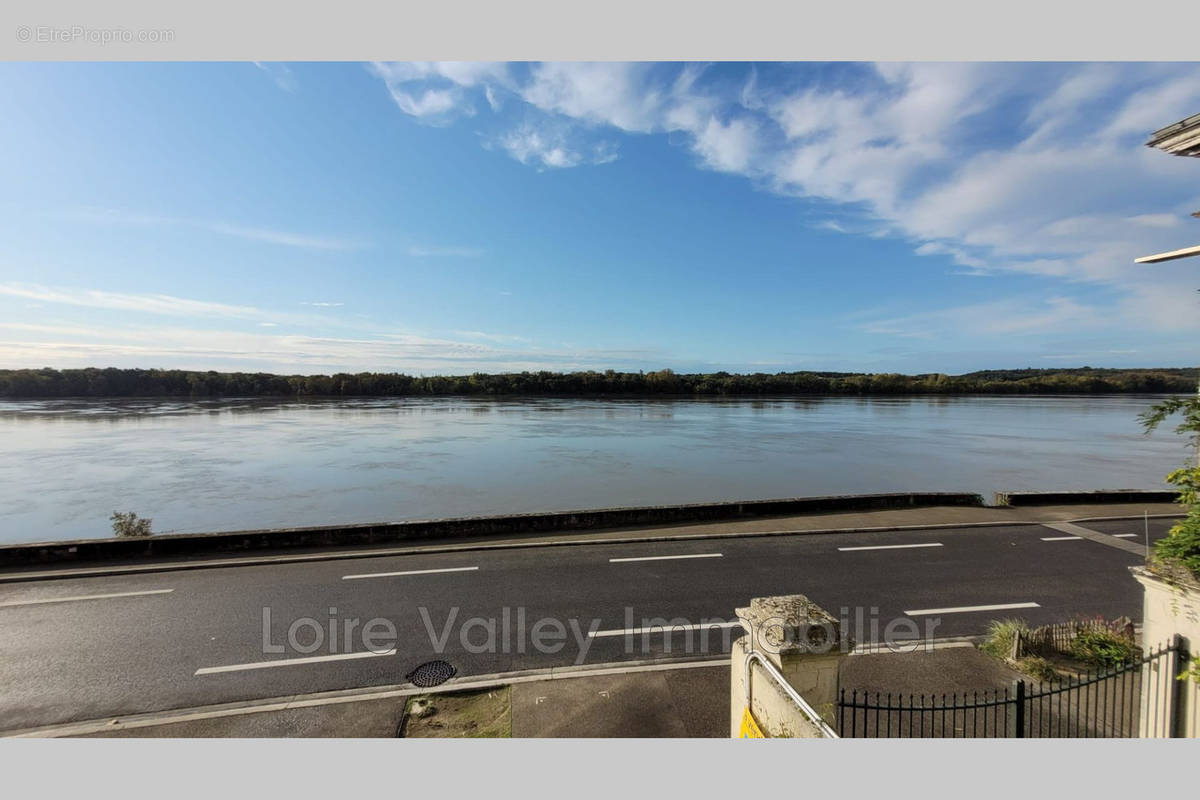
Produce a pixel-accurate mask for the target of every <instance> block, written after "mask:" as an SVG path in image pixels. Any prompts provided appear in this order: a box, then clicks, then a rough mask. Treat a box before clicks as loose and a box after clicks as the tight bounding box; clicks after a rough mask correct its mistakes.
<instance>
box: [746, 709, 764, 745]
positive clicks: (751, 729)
mask: <svg viewBox="0 0 1200 800" xmlns="http://www.w3.org/2000/svg"><path fill="white" fill-rule="evenodd" d="M741 738H742V739H765V738H767V736H766V734H765V733H763V732H762V728H760V727H758V722H757V721H755V719H754V715H753V714H751V713H750V709H748V708H747V709H745V710H744V711H742V730H741Z"/></svg>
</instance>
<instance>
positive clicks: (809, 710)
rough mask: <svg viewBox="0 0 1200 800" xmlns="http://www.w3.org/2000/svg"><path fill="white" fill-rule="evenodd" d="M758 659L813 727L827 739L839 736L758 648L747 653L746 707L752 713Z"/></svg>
mask: <svg viewBox="0 0 1200 800" xmlns="http://www.w3.org/2000/svg"><path fill="white" fill-rule="evenodd" d="M756 661H757V662H758V664H759V666H761V667H762V668H763V670H764V671H765V672H766V673H767V674H768V675H770V676H771V679H772V680H774V681H775V683H776V684H777V685H778V686H779V688H780V689H781V690H782V691H783V693H784V694H785V695H787V697H788V699H789V700H791V701H792V702H793V703H795V704H796V707H797V708H799V709H800V713H802V714H804V716H805V718H806V719H807V720H808V721H809V722H810V723H812V725H813V727H815V728H816V729H817V730H818V731H819V732H820V733H821V735H822V736H823V737H825V738H826V739H837V738H839V737H838V735H837V732H836V731H834V729H833V728H831V727H829V725H828V724H827V723H826V722H825V720H823V719H821V715H820V714H818V713H817V712H816V711H815V710H814V709H813V707H812V706H810V705H809V704H808V701H806V700H805V699H804V698H803V697H801V696H800V693H799V692H797V691H796V690H795V689H794V688H792V685H791V684H790V683H788V682H787V678H785V677H783V673H781V672H780V671H779V669H778V668H776V666H775V665H774V664H772V663H771V662H770V660H768V659H767V657H766V656H764V655H763V654H762V653H760V652H758V651H757V650H751V651H750V652H749V653H747V654H746V670H745V672H746V708H748V709H750V712H751V713H753V712H754V705H753V703H754V670H753V664H754V662H756Z"/></svg>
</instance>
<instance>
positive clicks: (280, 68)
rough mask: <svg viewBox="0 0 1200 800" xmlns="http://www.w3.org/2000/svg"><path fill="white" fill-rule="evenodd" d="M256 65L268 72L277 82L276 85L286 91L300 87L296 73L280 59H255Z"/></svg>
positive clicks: (293, 90)
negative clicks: (267, 60)
mask: <svg viewBox="0 0 1200 800" xmlns="http://www.w3.org/2000/svg"><path fill="white" fill-rule="evenodd" d="M254 66H256V67H258V68H259V69H260V70H262V71H263V72H264V73H266V74H267V75H268V76H269V77H270V78H271V80H272V81H274V82H275V85H276V86H278V87H279V88H280V89H283V90H284V91H285V92H295V91H296V90H297V89H299V88H300V84H299V83H297V81H296V76H295V74H293V73H292V70H291V67H289V66H288V65H287V64H284V63H282V62H278V61H271V62H264V61H255V62H254Z"/></svg>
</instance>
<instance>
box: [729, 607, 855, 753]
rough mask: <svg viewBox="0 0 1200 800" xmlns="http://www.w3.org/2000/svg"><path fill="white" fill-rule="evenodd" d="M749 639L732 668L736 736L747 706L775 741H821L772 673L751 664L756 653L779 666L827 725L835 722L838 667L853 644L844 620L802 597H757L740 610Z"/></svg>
mask: <svg viewBox="0 0 1200 800" xmlns="http://www.w3.org/2000/svg"><path fill="white" fill-rule="evenodd" d="M737 615H738V618H739V619H740V620H741V622H742V627H743V628H744V629H745V631H746V635H745V636H743V637H741V638H740V639H738V640H737V641H736V642H734V643H733V652H732V655H731V659H732V661H731V664H730V716H729V724H730V735H731V736H733V737H737V736H739V735H740V732H741V729H742V720H743V715H744V713H745V710H746V708H747V703H746V700H747V680H751V688H752V695H753V697H752V703H751V705H750V712H751V714H752V715H753V717H754V720H755V722H756V723H757V724H758V726H759V727H760V728H761V729H762V731H763V732H764V733H765V734H766V735H768V736H773V737H799V738H815V737H820V736H822V733H821V731H820V729H819V728H818V726H816V725H814V724H813V722H812V721H811V720H810V719H809V718H808V716H807V715H806V714H805V713H804V712H803V711H802V710H801V709H800V708H799V707H798V706H797V705H796V703H795V702H794V701H793V700H792V699H791V698H789V697H788V696H787V694H786V692H785V691H784V690H783V689H781V688H780V687H779V685H778V682H777V681H776V680H775V679H774V678H773V677H772V676H771V675H770V674H769V672H768V671H767V669H765V668H764V667H763V666H761V665H760V664H757V663H751V664H750V665H749V671H747V656H748V655H749V654H750V653H751V651H753V652H755V653H758V654H760V655H761V657H762V658H763V659H764V660H766V661H767V662H769V663H770V664H772V665H774V666H775V668H776V669H778V670H779V672H781V673H782V674H783V677H784V679H785V680H786V681H787V683H788V684H789V685H790V686H791V687H792V688H793V689H795V690H796V692H797V693H799V695H800V696H801V697H802V698H804V700H805V701H806V702H807V703H808V705H809V706H811V708H812V709H813V710H814V711H816V712H817V713H818V714H819V715H820V716H821V717H822V718H824V720H825V721H826V722H827V723H830V724H833V723H834V722H835V721H836V720H835V713H836V704H837V691H838V669H839V666H840V664H841V661H842V659H843V658H845V657H846V656H847V655H848V654H849V652H850V651H851V650H852V649H853V643H852V642H851V641H850V639H849V637H848V636H847V635H846V634H845V633H844V632H843V631H842V627H841V624H840V623H839V621H838V619H837V618H836V617H834V616H833V615H832V614H830V613H829V612H828V611H826V610H825V609H823V608H821V607H820V606H818V605H817V604H815V603H813V602H812V601H810V600H809V599H808V598H807V597H805V596H804V595H802V594H793V595H785V596H782V597H756V598H754V599H753V600H751V601H750V606H749V607H748V608H739V609H738V610H737Z"/></svg>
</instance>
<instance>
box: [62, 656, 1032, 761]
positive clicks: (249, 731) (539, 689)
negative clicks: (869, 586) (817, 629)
mask: <svg viewBox="0 0 1200 800" xmlns="http://www.w3.org/2000/svg"><path fill="white" fill-rule="evenodd" d="M1018 677H1020V676H1019V675H1018V673H1016V672H1014V671H1013V670H1011V669H1009V668H1007V667H1006V666H1004V665H1003V664H1001V663H999V662H997V661H996V660H994V659H991V658H989V657H987V656H985V655H984V654H982V653H980V652H979V651H978V650H976V649H975V648H974V647H972V646H970V645H966V646H958V647H945V648H938V649H936V650H933V651H929V652H926V651H918V652H914V653H880V654H869V655H854V656H851V657H849V658H847V659H846V660H845V661H844V662H843V664H842V671H841V679H840V682H841V684H842V686H844V687H846V688H847V689H859V690H863V689H867V690H871V691H884V692H897V693H910V692H911V693H922V692H927V693H939V694H940V693H942V692H946V693H950V692H964V691H973V690H984V689H1002V688H1004V687H1007V686H1008V685H1009V684H1010V683H1011V682H1012V680H1014V679H1015V678H1018ZM406 699H407V698H405V697H389V698H385V699H370V700H361V701H357V702H336V703H330V704H326V705H315V706H309V707H304V708H287V709H281V710H272V711H266V712H258V713H247V712H243V713H234V714H229V715H223V716H209V717H207V718H203V719H185V720H182V721H178V722H167V723H163V724H157V725H148V726H142V727H129V728H123V727H121V726H120V725H119V724H116V723H114V725H113V729H112V730H106V731H100V732H92V733H88V734H86V735H87V736H88V737H99V738H110V737H152V738H163V737H180V738H205V737H227V738H252V737H344V738H376V737H382V738H386V737H393V736H395V735H396V729H397V727H398V726H399V723H400V719H401V716H402V714H403V711H404V703H405V700H406ZM197 716H200V714H198V715H197ZM512 735H513V737H514V738H612V737H619V738H662V737H670V738H724V737H726V736H728V735H729V664H728V662H727V661H725V660H720V661H714V662H712V663H711V664H705V665H702V666H695V665H693V666H691V667H688V668H681V669H669V670H654V671H633V672H624V673H619V674H611V675H591V676H587V677H580V678H558V679H554V680H538V681H530V682H526V683H517V684H514V685H513V686H512Z"/></svg>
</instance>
